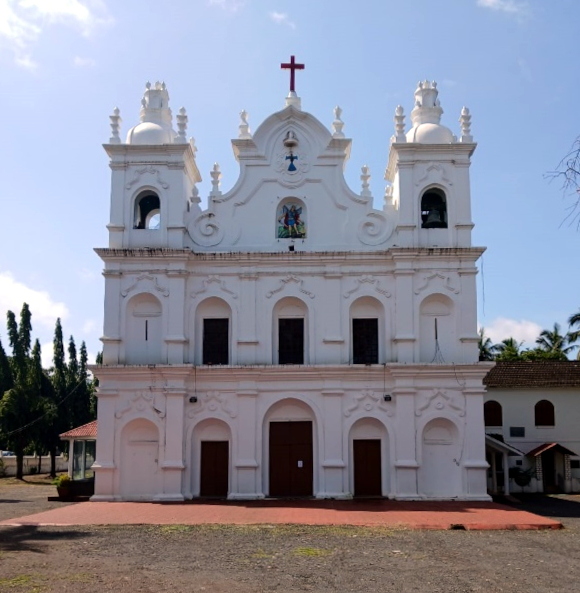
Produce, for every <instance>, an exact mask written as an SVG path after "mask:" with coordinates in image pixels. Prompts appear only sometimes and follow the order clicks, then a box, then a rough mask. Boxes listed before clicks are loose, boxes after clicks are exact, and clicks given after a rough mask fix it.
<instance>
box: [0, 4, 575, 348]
mask: <svg viewBox="0 0 580 593" xmlns="http://www.w3.org/2000/svg"><path fill="white" fill-rule="evenodd" d="M579 22H580V3H578V2H577V0H556V1H554V2H545V1H543V0H441V1H440V2H432V1H427V0H415V1H414V2H407V1H399V2H392V1H390V0H365V1H361V2H356V3H354V2H352V3H351V2H348V3H347V2H344V3H338V2H330V1H328V0H316V1H312V0H294V1H293V2H281V1H279V0H167V1H166V2H163V3H161V2H150V1H147V0H140V1H139V2H138V1H137V0H122V1H117V2H112V0H0V67H1V69H2V83H1V85H0V89H1V91H0V113H3V114H4V118H3V122H2V135H3V139H2V140H3V147H4V148H3V151H2V152H3V157H2V176H1V178H2V183H1V185H0V204H2V224H1V227H0V228H1V231H0V311H1V312H2V315H3V314H4V311H6V309H8V308H12V309H15V310H19V309H20V307H21V304H22V301H23V300H26V301H27V302H29V304H30V305H31V308H32V313H33V325H34V331H35V334H36V335H37V336H38V337H39V338H40V340H41V343H42V344H43V345H45V344H47V345H48V344H49V343H50V341H51V339H52V333H53V328H54V321H55V318H56V317H57V316H60V317H62V318H63V325H64V331H65V334H66V335H70V334H71V333H72V334H74V336H75V338H76V339H77V342H80V341H81V340H82V339H84V340H86V342H87V345H88V348H89V352H90V353H91V354H92V355H94V354H95V353H96V352H97V351H98V350H99V349H100V342H99V336H100V335H101V329H102V310H103V279H102V277H101V275H100V272H101V268H102V265H101V261H100V260H99V258H98V257H97V256H96V254H95V253H94V252H93V248H94V247H97V246H106V245H107V232H106V228H105V225H106V224H107V222H108V214H109V191H110V187H109V180H110V176H109V175H110V171H109V168H108V164H107V158H106V155H105V152H104V151H103V149H102V147H101V144H102V143H103V142H106V141H107V140H108V138H109V135H110V132H109V125H108V124H109V120H108V116H109V115H110V113H111V112H112V110H113V108H114V107H115V106H118V107H119V108H120V110H121V116H122V118H123V122H124V123H123V128H122V132H123V135H124V134H125V133H126V131H127V130H128V129H129V128H130V127H131V126H133V125H135V123H137V122H138V116H139V107H140V100H141V96H142V92H143V89H144V84H145V82H146V81H148V80H150V81H152V82H154V81H155V80H164V81H165V82H166V83H167V86H168V89H169V93H170V97H171V106H172V108H173V112H174V114H175V113H176V112H177V110H178V109H179V107H181V106H182V105H183V106H184V107H186V109H187V111H188V115H189V129H188V134H189V135H193V136H194V137H195V138H196V143H197V147H198V153H197V162H198V166H199V169H200V171H201V173H202V176H203V182H202V183H201V184H200V186H199V190H200V196H202V198H203V199H204V202H205V201H206V197H207V194H208V193H209V190H210V187H211V183H210V181H211V178H210V176H209V171H210V169H211V167H212V165H213V163H214V162H216V161H217V162H219V163H220V165H221V169H222V172H223V178H222V190H224V191H225V190H227V189H228V188H230V187H231V186H232V185H233V184H234V182H235V180H236V177H237V172H238V168H237V164H236V162H235V160H234V158H233V156H232V151H231V146H230V142H229V141H230V139H231V138H234V137H236V136H237V126H238V123H239V115H238V114H239V112H240V110H241V109H242V108H244V109H246V110H247V111H248V113H249V114H250V125H251V127H252V129H256V128H257V126H258V125H259V123H260V122H261V121H262V120H263V119H264V118H266V117H267V116H268V115H269V114H270V113H272V112H274V111H277V110H279V109H281V108H282V107H283V105H284V97H285V95H286V93H287V90H288V74H287V73H286V72H282V71H281V70H280V66H279V64H280V62H282V61H287V60H288V58H289V56H290V55H291V54H294V55H296V58H297V60H298V61H300V62H304V63H305V64H306V70H305V71H303V72H299V73H298V74H297V91H298V93H299V95H300V96H301V97H302V106H303V109H305V110H306V111H309V112H311V113H313V114H314V115H315V116H316V117H318V118H319V119H320V120H321V121H322V122H323V123H325V124H326V125H328V126H329V127H330V124H331V122H332V120H333V114H332V110H333V108H334V106H335V105H340V106H341V107H342V109H343V115H342V119H343V120H344V122H345V128H344V132H345V134H346V135H347V136H348V137H351V138H353V150H352V154H351V160H350V162H349V164H348V167H347V170H346V177H347V181H348V182H349V184H350V185H351V187H353V188H354V189H357V190H358V189H359V188H360V180H359V176H360V167H361V166H362V165H364V164H367V165H369V167H370V170H371V174H372V178H371V182H370V183H371V189H372V191H373V195H374V197H375V204H376V205H377V206H378V207H380V204H381V202H382V195H383V192H384V181H383V172H384V168H385V165H386V163H387V157H388V147H389V138H390V136H391V135H392V133H393V113H394V110H395V108H396V106H397V105H398V104H401V105H402V106H403V107H404V108H405V111H406V113H407V114H408V113H410V111H411V109H412V107H413V92H414V90H415V88H416V83H417V81H418V80H420V79H421V80H422V79H425V78H428V79H431V80H436V81H438V83H439V89H440V95H439V98H440V100H441V104H442V107H443V109H444V111H445V113H444V115H443V123H444V124H446V125H447V126H449V127H451V128H452V129H453V130H454V131H455V133H458V132H459V124H458V122H457V120H458V118H459V113H460V111H461V108H462V106H463V105H466V106H467V107H469V108H470V110H471V112H472V115H473V119H472V133H473V135H474V137H475V140H476V141H477V142H478V149H477V151H476V153H475V155H474V158H473V165H472V169H471V172H472V177H471V179H472V201H473V220H474V222H475V224H476V227H475V231H474V243H475V244H477V245H484V246H487V248H488V250H487V252H486V253H485V255H484V258H483V272H484V273H483V275H482V274H480V277H479V294H478V296H479V323H480V324H482V325H484V326H485V327H486V328H487V329H488V331H489V333H490V335H491V337H492V338H493V339H494V340H495V341H499V340H500V339H502V338H504V337H508V336H509V335H514V336H515V337H517V338H519V339H521V340H524V339H527V340H528V341H529V340H532V341H533V339H534V337H535V336H536V335H537V333H538V332H539V331H540V329H541V328H545V327H550V326H551V325H552V324H553V322H554V321H558V322H559V323H561V324H562V325H564V326H565V325H566V319H567V317H568V316H569V315H570V314H571V313H573V312H575V311H577V309H578V307H580V296H579V295H580V274H578V264H577V261H578V260H577V259H576V258H577V257H578V255H577V254H578V253H579V251H580V232H579V231H577V230H576V227H575V226H574V225H572V226H570V225H569V224H568V223H567V222H565V217H566V214H567V210H566V208H567V206H568V205H569V204H570V201H569V200H568V201H567V200H566V199H565V198H564V197H563V194H562V191H561V189H560V186H559V184H558V183H550V182H549V181H548V180H547V179H546V178H545V174H546V173H547V172H548V171H550V170H553V169H554V168H555V167H556V166H557V164H558V162H559V160H560V159H561V157H563V156H564V155H565V153H566V152H567V151H568V150H569V148H570V147H571V145H572V143H573V141H574V139H575V138H576V137H577V136H578V135H579V134H580V115H579V113H580V111H579V110H578V107H577V105H578V96H579V94H580V84H579V82H580V81H579V77H580V72H579V71H578V69H577V68H576V63H575V62H576V60H575V58H576V53H577V25H578V23H579ZM407 120H408V118H407ZM482 279H483V280H484V281H485V291H483V283H482ZM483 297H485V299H484V298H483ZM484 300H485V307H484ZM0 339H2V341H3V343H4V344H6V332H5V330H4V326H3V324H2V325H0ZM48 348H49V347H48V346H47V347H45V352H44V354H45V360H46V359H49V358H50V355H51V352H50V351H48Z"/></svg>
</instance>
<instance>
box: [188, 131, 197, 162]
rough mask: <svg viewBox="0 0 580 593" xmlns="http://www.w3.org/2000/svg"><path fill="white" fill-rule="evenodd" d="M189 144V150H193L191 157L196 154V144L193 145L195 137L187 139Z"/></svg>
mask: <svg viewBox="0 0 580 593" xmlns="http://www.w3.org/2000/svg"><path fill="white" fill-rule="evenodd" d="M189 145H190V146H191V151H192V152H193V158H195V155H196V154H197V146H196V145H195V138H194V137H193V136H192V137H191V138H190V139H189Z"/></svg>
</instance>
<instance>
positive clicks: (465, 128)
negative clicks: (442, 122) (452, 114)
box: [459, 107, 473, 142]
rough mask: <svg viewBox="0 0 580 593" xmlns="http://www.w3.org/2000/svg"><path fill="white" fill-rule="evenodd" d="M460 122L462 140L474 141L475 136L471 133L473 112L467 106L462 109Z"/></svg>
mask: <svg viewBox="0 0 580 593" xmlns="http://www.w3.org/2000/svg"><path fill="white" fill-rule="evenodd" d="M459 123H460V124H461V142H473V136H472V135H471V113H470V112H469V109H467V107H464V108H463V109H462V110H461V116H460V117H459Z"/></svg>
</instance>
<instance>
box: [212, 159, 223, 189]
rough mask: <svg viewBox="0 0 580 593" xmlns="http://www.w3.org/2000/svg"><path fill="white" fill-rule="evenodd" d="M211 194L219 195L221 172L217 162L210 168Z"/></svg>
mask: <svg viewBox="0 0 580 593" xmlns="http://www.w3.org/2000/svg"><path fill="white" fill-rule="evenodd" d="M210 175H211V195H212V196H219V195H221V193H222V192H221V191H220V181H221V178H222V172H221V170H220V166H219V165H218V164H217V163H214V165H213V169H212V170H211V173H210Z"/></svg>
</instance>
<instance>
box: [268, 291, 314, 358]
mask: <svg viewBox="0 0 580 593" xmlns="http://www.w3.org/2000/svg"><path fill="white" fill-rule="evenodd" d="M273 316H274V318H273V322H274V323H273V328H272V329H273V331H274V336H273V340H272V341H273V344H274V345H275V346H274V352H273V355H274V364H305V363H307V362H308V360H307V356H306V353H307V352H308V343H307V342H308V340H307V337H308V327H307V319H308V307H307V306H306V305H305V303H303V302H302V301H301V300H300V299H297V298H295V297H286V298H284V299H282V300H280V301H279V302H278V303H276V306H275V307H274V311H273Z"/></svg>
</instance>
